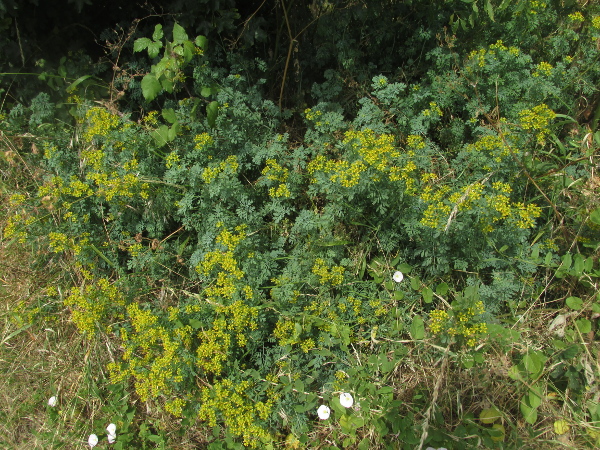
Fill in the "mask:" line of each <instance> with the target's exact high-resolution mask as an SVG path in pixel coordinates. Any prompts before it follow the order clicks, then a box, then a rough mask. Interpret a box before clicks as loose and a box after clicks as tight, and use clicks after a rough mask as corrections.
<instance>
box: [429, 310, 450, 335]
mask: <svg viewBox="0 0 600 450" xmlns="http://www.w3.org/2000/svg"><path fill="white" fill-rule="evenodd" d="M448 320H450V316H449V315H448V313H447V312H446V311H443V310H441V309H434V310H433V311H431V313H429V330H430V331H431V332H432V333H433V334H439V333H441V332H442V330H445V329H446V323H447V322H448Z"/></svg>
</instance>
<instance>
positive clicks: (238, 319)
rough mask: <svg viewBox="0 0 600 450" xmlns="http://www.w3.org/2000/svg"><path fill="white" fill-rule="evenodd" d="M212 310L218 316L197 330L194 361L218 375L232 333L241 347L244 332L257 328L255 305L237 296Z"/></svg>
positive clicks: (245, 340) (227, 352)
mask: <svg viewBox="0 0 600 450" xmlns="http://www.w3.org/2000/svg"><path fill="white" fill-rule="evenodd" d="M216 311H217V312H218V313H219V317H218V318H216V319H215V320H214V321H213V324H212V327H211V328H210V330H206V331H204V330H203V331H201V332H199V333H198V337H199V338H200V339H201V343H200V345H199V346H198V349H197V350H196V355H197V360H196V364H197V365H198V367H200V368H201V369H202V370H203V371H204V372H206V373H210V374H215V375H218V374H221V373H222V372H223V370H224V367H223V364H224V363H225V362H226V361H227V359H228V356H229V352H230V351H231V346H232V345H233V341H232V337H233V336H235V338H236V342H237V345H238V346H240V347H245V346H246V344H247V338H246V333H248V332H249V331H253V330H256V329H257V327H258V324H257V323H256V318H257V317H258V308H256V307H251V306H248V305H246V304H245V303H244V302H242V301H241V300H238V301H235V302H234V303H232V304H231V305H228V306H223V305H219V306H217V308H216Z"/></svg>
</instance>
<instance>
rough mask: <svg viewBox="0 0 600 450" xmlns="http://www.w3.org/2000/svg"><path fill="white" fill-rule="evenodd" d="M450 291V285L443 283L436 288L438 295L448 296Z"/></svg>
mask: <svg viewBox="0 0 600 450" xmlns="http://www.w3.org/2000/svg"><path fill="white" fill-rule="evenodd" d="M448 289H449V287H448V283H446V282H442V283H440V284H438V285H437V287H436V288H435V292H436V294H437V295H446V294H447V293H448Z"/></svg>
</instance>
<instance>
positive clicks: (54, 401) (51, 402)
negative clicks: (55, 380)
mask: <svg viewBox="0 0 600 450" xmlns="http://www.w3.org/2000/svg"><path fill="white" fill-rule="evenodd" d="M56 405H58V398H56V395H53V396H52V397H50V398H49V399H48V406H51V407H52V408H54V407H55V406H56Z"/></svg>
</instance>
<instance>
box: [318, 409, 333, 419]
mask: <svg viewBox="0 0 600 450" xmlns="http://www.w3.org/2000/svg"><path fill="white" fill-rule="evenodd" d="M330 414H331V410H330V409H329V406H326V405H321V406H319V408H318V409H317V415H318V416H319V419H321V420H327V419H329V415H330Z"/></svg>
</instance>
